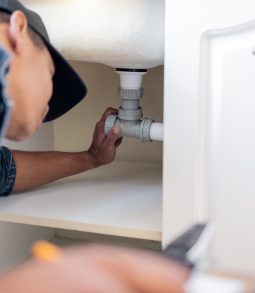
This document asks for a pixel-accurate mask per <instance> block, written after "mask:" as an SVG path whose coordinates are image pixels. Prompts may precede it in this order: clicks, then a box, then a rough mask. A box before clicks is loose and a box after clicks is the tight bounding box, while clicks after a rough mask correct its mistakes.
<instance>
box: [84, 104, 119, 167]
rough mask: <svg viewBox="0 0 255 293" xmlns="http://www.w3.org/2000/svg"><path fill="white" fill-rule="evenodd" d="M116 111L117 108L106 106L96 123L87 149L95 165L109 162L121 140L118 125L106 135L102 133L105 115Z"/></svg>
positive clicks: (112, 158)
mask: <svg viewBox="0 0 255 293" xmlns="http://www.w3.org/2000/svg"><path fill="white" fill-rule="evenodd" d="M117 113H118V110H116V109H113V108H108V109H107V110H106V111H105V112H104V114H103V116H102V118H101V120H100V121H98V122H97V124H96V128H95V132H94V136H93V142H92V145H91V146H90V148H89V150H88V153H89V154H90V156H91V158H92V160H93V161H94V163H95V166H96V167H99V166H102V165H105V164H109V163H111V162H112V161H113V160H114V158H115V155H116V149H117V147H118V146H119V145H120V144H121V142H122V137H120V129H119V128H118V127H114V128H113V129H111V131H110V132H109V134H108V135H107V136H105V133H104V126H105V121H106V119H107V117H108V116H109V115H111V114H117Z"/></svg>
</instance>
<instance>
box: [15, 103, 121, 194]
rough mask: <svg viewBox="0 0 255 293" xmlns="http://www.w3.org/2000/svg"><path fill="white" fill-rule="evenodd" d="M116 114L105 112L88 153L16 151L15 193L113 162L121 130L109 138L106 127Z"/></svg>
mask: <svg viewBox="0 0 255 293" xmlns="http://www.w3.org/2000/svg"><path fill="white" fill-rule="evenodd" d="M116 113H117V110H116V109H113V108H108V109H107V110H106V111H105V113H104V115H103V117H102V118H101V120H100V121H99V122H98V123H97V125H96V129H95V132H94V137H93V142H92V145H91V147H90V148H89V150H88V151H84V152H79V153H65V152H20V151H12V155H13V158H14V161H15V164H16V180H15V185H14V191H15V192H20V191H24V190H27V189H30V188H33V187H36V186H39V185H42V184H46V183H49V182H52V181H54V180H57V179H61V178H65V177H68V176H72V175H75V174H79V173H81V172H85V171H88V170H91V169H93V168H96V167H99V166H102V165H105V164H109V163H111V162H112V161H113V160H114V158H115V155H116V149H117V147H118V146H119V145H120V144H121V141H122V138H121V137H120V129H119V128H116V127H115V128H113V129H112V130H111V131H110V133H109V134H108V135H107V136H105V134H104V125H105V121H106V119H107V117H108V116H109V115H111V114H116Z"/></svg>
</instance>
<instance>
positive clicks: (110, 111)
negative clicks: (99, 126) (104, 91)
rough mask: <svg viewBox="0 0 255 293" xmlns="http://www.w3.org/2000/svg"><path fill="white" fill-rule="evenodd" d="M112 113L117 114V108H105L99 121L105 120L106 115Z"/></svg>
mask: <svg viewBox="0 0 255 293" xmlns="http://www.w3.org/2000/svg"><path fill="white" fill-rule="evenodd" d="M112 114H118V110H117V109H114V108H111V107H109V108H107V109H106V110H105V112H104V114H103V116H102V118H101V120H100V121H102V122H105V121H106V119H107V117H108V116H109V115H112Z"/></svg>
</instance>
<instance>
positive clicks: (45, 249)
mask: <svg viewBox="0 0 255 293" xmlns="http://www.w3.org/2000/svg"><path fill="white" fill-rule="evenodd" d="M32 254H33V256H34V257H35V258H36V259H38V260H41V261H47V262H55V261H57V260H58V259H59V257H60V255H61V249H60V248H59V247H57V246H56V245H54V244H52V243H49V242H47V241H38V242H36V243H35V244H34V245H33V248H32Z"/></svg>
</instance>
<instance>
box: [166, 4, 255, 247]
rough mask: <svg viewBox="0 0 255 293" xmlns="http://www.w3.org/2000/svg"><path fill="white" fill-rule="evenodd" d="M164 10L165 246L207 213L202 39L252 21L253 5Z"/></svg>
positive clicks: (168, 7)
mask: <svg viewBox="0 0 255 293" xmlns="http://www.w3.org/2000/svg"><path fill="white" fill-rule="evenodd" d="M230 7H231V9H230ZM165 9H166V14H165V15H166V24H165V25H166V29H165V98H164V123H165V137H164V175H163V177H164V183H163V185H164V187H163V207H164V208H163V245H166V244H167V243H168V242H169V241H170V240H171V239H172V238H174V237H175V236H176V235H177V234H178V233H180V232H181V231H182V230H183V229H185V228H186V227H187V226H188V225H190V224H191V222H193V221H196V220H198V219H200V218H202V217H203V216H204V214H205V211H204V209H203V199H201V196H200V195H201V193H200V192H199V189H200V184H201V181H200V180H201V179H200V178H199V176H198V169H199V168H198V167H199V152H200V150H199V143H200V139H199V137H200V136H199V129H200V127H199V124H200V123H199V113H200V101H201V99H200V97H201V96H202V94H203V93H202V86H201V82H203V81H201V80H200V78H201V77H202V76H200V74H203V73H202V71H201V70H200V59H201V50H200V46H201V39H202V36H203V35H204V34H205V33H206V32H207V31H208V30H211V29H217V28H224V27H232V26H235V25H238V24H240V23H245V22H248V21H249V20H252V19H253V18H254V11H255V1H254V0H236V1H232V0H225V1H222V0H215V1H209V0H193V1H186V0H179V1H170V0H166V8H165ZM205 74H206V73H205Z"/></svg>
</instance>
